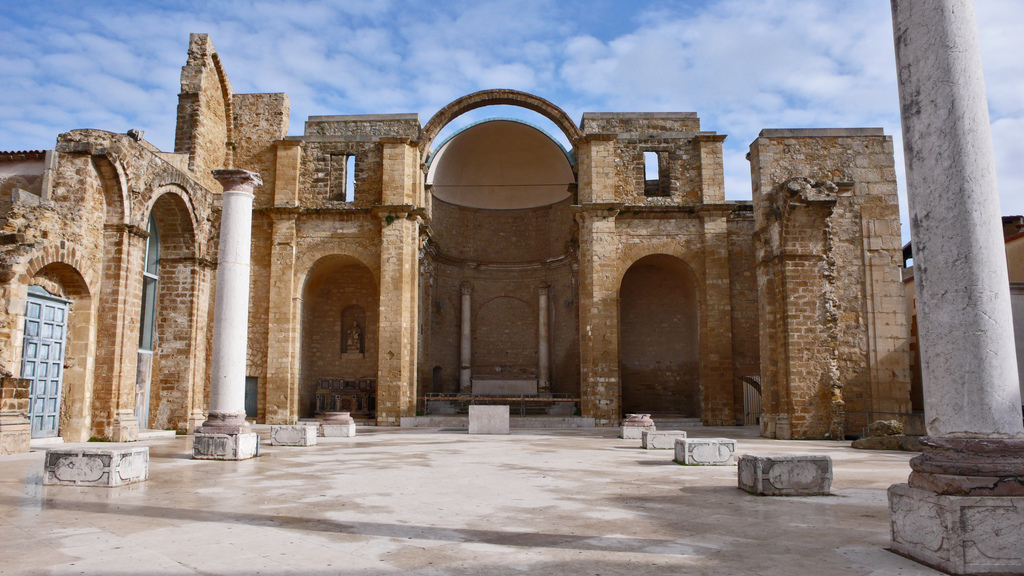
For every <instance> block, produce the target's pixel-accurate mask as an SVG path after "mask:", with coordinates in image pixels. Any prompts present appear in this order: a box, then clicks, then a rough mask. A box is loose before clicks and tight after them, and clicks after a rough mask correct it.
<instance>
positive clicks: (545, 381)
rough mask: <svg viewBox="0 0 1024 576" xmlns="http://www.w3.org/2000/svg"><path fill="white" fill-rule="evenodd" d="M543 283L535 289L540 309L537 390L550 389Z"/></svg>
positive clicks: (549, 359) (548, 336)
mask: <svg viewBox="0 0 1024 576" xmlns="http://www.w3.org/2000/svg"><path fill="white" fill-rule="evenodd" d="M549 290H550V287H549V286H548V285H547V284H545V285H543V286H541V287H540V288H538V289H537V308H538V309H539V310H540V313H539V317H538V319H537V392H540V393H547V392H550V391H551V346H550V344H549V342H550V341H551V336H550V332H551V328H550V322H549V319H548V315H549V314H550V312H549V310H548V291H549Z"/></svg>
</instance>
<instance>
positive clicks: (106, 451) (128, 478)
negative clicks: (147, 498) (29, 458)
mask: <svg viewBox="0 0 1024 576" xmlns="http://www.w3.org/2000/svg"><path fill="white" fill-rule="evenodd" d="M148 478H149V448H147V447H138V446H134V447H131V448H121V447H109V448H51V449H49V450H47V451H46V456H45V459H44V461H43V484H46V485H61V486H104V487H108V488H109V487H114V486H124V485H125V484H132V483H135V482H144V481H145V480H146V479H148Z"/></svg>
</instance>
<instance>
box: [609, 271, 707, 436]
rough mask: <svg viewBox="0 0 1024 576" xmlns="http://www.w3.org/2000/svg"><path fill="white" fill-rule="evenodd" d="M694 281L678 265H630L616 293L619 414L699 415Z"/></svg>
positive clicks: (689, 272)
mask: <svg viewBox="0 0 1024 576" xmlns="http://www.w3.org/2000/svg"><path fill="white" fill-rule="evenodd" d="M698 322H699V318H698V291H697V277H696V275H695V274H694V272H693V270H692V269H691V268H690V267H689V266H688V265H687V264H686V263H685V262H684V261H682V260H680V259H679V258H676V257H674V256H669V255H665V254H654V255H650V256H645V257H643V258H640V259H639V260H637V261H636V262H634V263H633V265H632V266H630V267H629V269H628V270H627V271H626V273H625V274H624V275H623V277H622V284H621V287H620V290H619V362H620V373H621V379H622V410H623V412H624V413H627V412H647V413H662V414H676V415H681V416H684V417H691V418H697V417H699V416H700V411H701V388H700V347H699V339H698V326H699V324H698Z"/></svg>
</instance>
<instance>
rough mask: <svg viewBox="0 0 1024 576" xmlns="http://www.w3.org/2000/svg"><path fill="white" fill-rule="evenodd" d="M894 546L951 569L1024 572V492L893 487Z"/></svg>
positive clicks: (952, 571) (900, 551)
mask: <svg viewBox="0 0 1024 576" xmlns="http://www.w3.org/2000/svg"><path fill="white" fill-rule="evenodd" d="M889 523H890V528H891V532H890V534H891V538H892V550H893V552H896V553H897V554H900V555H902V556H906V557H907V558H911V559H913V560H916V561H918V562H921V563H922V564H927V565H929V566H932V567H935V568H938V569H940V570H943V571H946V572H948V573H950V574H1024V546H1022V545H1021V543H1022V542H1024V496H941V495H938V494H935V493H933V492H927V491H925V490H919V489H917V488H911V487H910V486H909V485H908V484H893V485H892V486H890V487H889Z"/></svg>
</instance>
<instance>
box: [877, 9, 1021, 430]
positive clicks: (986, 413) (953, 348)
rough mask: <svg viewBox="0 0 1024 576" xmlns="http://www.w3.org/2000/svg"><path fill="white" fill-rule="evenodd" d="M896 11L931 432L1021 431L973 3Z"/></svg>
mask: <svg viewBox="0 0 1024 576" xmlns="http://www.w3.org/2000/svg"><path fill="white" fill-rule="evenodd" d="M892 9H893V28H894V35H895V41H896V65H897V68H898V73H899V89H900V105H901V116H902V120H903V143H904V149H905V160H906V166H907V196H908V199H909V203H910V231H911V235H912V237H913V247H914V276H915V282H914V285H915V288H916V290H917V310H918V327H919V338H920V346H921V370H922V376H923V380H924V386H925V414H926V416H927V428H928V434H929V435H930V436H932V437H939V436H951V437H1012V436H1021V435H1024V430H1022V427H1021V402H1020V388H1019V385H1018V380H1017V360H1016V358H1017V357H1016V350H1015V348H1014V339H1013V325H1012V316H1011V311H1010V290H1009V282H1008V280H1007V272H1006V256H1005V248H1004V245H1003V235H1002V226H1001V215H1000V209H999V191H998V188H997V185H996V173H995V160H994V155H993V151H992V134H991V128H990V125H989V116H988V105H987V100H986V96H985V84H984V78H983V77H982V70H981V53H980V49H979V46H978V38H977V28H976V25H975V21H974V8H973V5H972V3H971V1H970V0H936V1H934V2H913V1H908V0H896V1H894V2H893V4H892Z"/></svg>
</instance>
